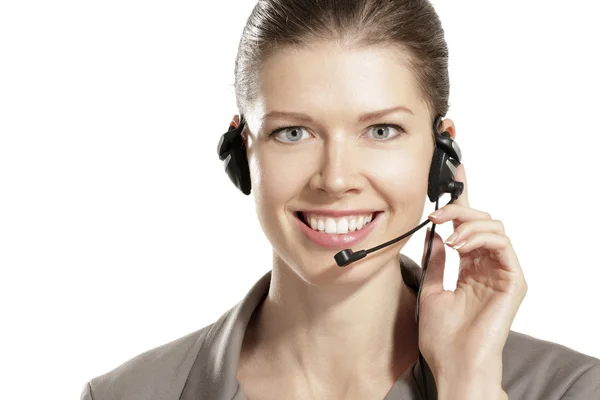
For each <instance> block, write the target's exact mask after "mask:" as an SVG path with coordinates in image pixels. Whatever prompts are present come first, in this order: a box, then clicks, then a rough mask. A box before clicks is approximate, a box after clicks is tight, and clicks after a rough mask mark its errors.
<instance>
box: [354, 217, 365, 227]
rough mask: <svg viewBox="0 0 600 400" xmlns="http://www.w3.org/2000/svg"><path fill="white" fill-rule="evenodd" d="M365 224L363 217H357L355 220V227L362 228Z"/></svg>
mask: <svg viewBox="0 0 600 400" xmlns="http://www.w3.org/2000/svg"><path fill="white" fill-rule="evenodd" d="M364 224H365V217H359V218H358V221H356V229H357V230H358V229H362V227H363V226H364Z"/></svg>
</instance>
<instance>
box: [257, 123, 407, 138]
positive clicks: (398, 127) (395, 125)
mask: <svg viewBox="0 0 600 400" xmlns="http://www.w3.org/2000/svg"><path fill="white" fill-rule="evenodd" d="M387 127H391V128H394V129H396V130H397V131H398V134H397V135H396V136H394V137H393V138H391V139H374V140H375V141H377V142H388V141H391V140H394V139H396V138H398V137H400V136H403V135H404V134H406V131H405V130H404V128H402V127H401V126H400V125H397V124H388V123H382V124H375V125H371V126H369V127H368V128H367V129H371V128H387ZM296 128H301V129H306V128H304V127H303V126H298V125H294V126H282V127H279V128H276V129H275V130H274V131H272V132H271V133H269V138H271V137H273V136H275V135H277V134H278V133H279V132H281V131H283V130H284V129H296Z"/></svg>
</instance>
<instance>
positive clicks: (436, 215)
mask: <svg viewBox="0 0 600 400" xmlns="http://www.w3.org/2000/svg"><path fill="white" fill-rule="evenodd" d="M441 215H442V210H437V211H434V212H432V213H431V214H429V217H431V218H439V217H440V216H441Z"/></svg>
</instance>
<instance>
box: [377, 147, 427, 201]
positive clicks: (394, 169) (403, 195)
mask: <svg viewBox="0 0 600 400" xmlns="http://www.w3.org/2000/svg"><path fill="white" fill-rule="evenodd" d="M430 164H431V160H430V159H427V157H426V156H425V155H424V153H423V152H420V151H398V152H389V153H385V154H379V156H378V157H376V158H373V159H372V160H371V162H370V163H369V176H370V177H371V182H372V184H373V185H374V186H375V187H376V190H377V191H379V192H380V193H381V194H382V195H383V196H385V197H386V198H387V200H388V201H389V202H390V203H392V204H393V203H396V202H404V201H405V200H407V199H409V198H417V197H422V196H424V195H425V193H426V192H427V180H428V177H429V166H430Z"/></svg>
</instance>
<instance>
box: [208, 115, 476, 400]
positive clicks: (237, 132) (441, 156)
mask: <svg viewBox="0 0 600 400" xmlns="http://www.w3.org/2000/svg"><path fill="white" fill-rule="evenodd" d="M441 121H442V117H441V116H440V115H438V116H437V117H436V118H435V121H434V123H433V132H434V133H435V150H434V152H433V157H432V159H431V166H430V167H429V183H428V187H427V196H428V197H429V200H430V201H431V202H432V203H433V202H435V209H436V210H437V209H438V206H439V198H440V196H441V195H443V194H444V193H450V194H451V200H450V201H449V202H448V203H447V204H450V203H452V202H454V200H456V199H457V198H458V197H459V196H460V195H461V193H462V192H463V189H464V183H463V182H457V181H455V180H454V177H455V176H456V168H457V167H458V166H459V165H460V163H461V160H462V154H461V152H460V147H458V143H456V141H455V140H453V139H452V137H451V136H450V133H449V132H448V131H444V132H442V133H441V134H439V133H438V130H439V125H440V122H441ZM245 125H246V121H245V120H244V116H243V115H242V116H241V119H240V123H239V125H238V126H237V127H236V126H235V125H230V126H229V130H228V131H227V132H225V133H224V134H223V135H222V136H221V139H220V140H219V145H218V147H217V153H218V154H219V158H220V159H221V161H223V164H224V166H225V172H227V175H228V176H229V179H231V181H232V182H233V184H234V185H235V186H236V187H237V188H238V189H239V190H241V191H242V193H244V194H245V195H249V194H250V190H251V186H252V185H251V182H250V167H249V165H248V156H247V154H246V144H245V138H244V137H243V136H242V131H243V130H244V127H245ZM429 222H431V221H429V219H427V220H425V221H424V222H422V223H421V224H419V225H417V226H416V227H415V228H414V229H412V230H410V231H408V232H406V233H405V234H404V235H401V236H399V237H397V238H395V239H392V240H390V241H388V242H385V243H382V244H380V245H378V246H375V247H372V248H370V249H367V250H359V251H357V252H353V251H352V250H351V249H345V250H342V251H340V252H339V253H337V254H336V255H335V256H334V259H335V261H336V263H337V265H338V266H339V267H345V266H347V265H349V264H351V263H353V262H354V261H357V260H360V259H361V258H364V257H366V256H367V255H368V254H369V253H372V252H374V251H377V250H380V249H382V248H384V247H387V246H389V245H391V244H394V243H396V242H398V241H400V240H402V239H404V238H405V237H406V236H409V235H412V234H413V233H414V232H416V231H418V230H419V229H421V228H422V227H424V226H425V225H427V224H428V223H429ZM435 226H436V224H434V223H432V226H431V234H430V235H429V240H428V243H427V253H426V255H425V262H424V264H423V268H422V271H421V282H420V284H419V291H418V293H417V305H416V312H415V319H416V321H417V330H418V326H419V299H420V297H421V288H422V287H423V281H424V280H425V272H426V271H427V264H428V262H429V256H430V255H431V247H432V244H433V237H434V233H435ZM419 359H420V361H421V374H422V376H423V386H424V388H425V389H424V390H425V398H426V399H427V398H429V397H428V394H427V379H426V377H425V370H424V363H425V361H424V359H423V355H422V354H421V350H420V349H419Z"/></svg>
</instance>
